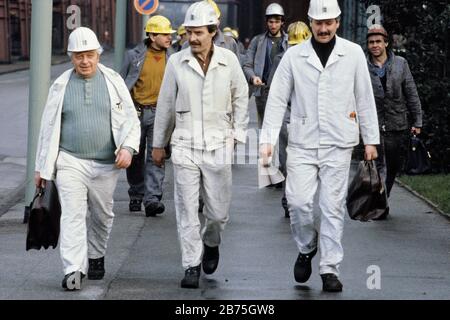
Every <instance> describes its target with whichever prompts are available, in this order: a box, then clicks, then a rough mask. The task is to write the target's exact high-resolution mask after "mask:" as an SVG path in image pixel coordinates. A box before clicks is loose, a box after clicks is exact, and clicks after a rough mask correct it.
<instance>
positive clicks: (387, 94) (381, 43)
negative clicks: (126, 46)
mask: <svg viewBox="0 0 450 320" xmlns="http://www.w3.org/2000/svg"><path fill="white" fill-rule="evenodd" d="M367 46H368V51H369V54H368V57H367V63H368V66H369V71H370V78H371V79H372V88H373V93H374V95H375V102H376V105H377V111H378V124H379V126H380V139H381V141H380V142H381V143H380V145H379V146H378V154H379V157H378V159H377V167H378V170H379V171H380V173H381V175H382V176H383V177H384V179H385V181H386V190H387V195H388V196H389V195H390V193H391V189H392V186H393V185H394V181H395V177H396V176H397V173H399V171H400V170H402V169H403V165H404V161H405V156H406V149H407V147H408V137H409V135H410V134H411V133H412V134H416V135H418V134H420V130H421V127H422V107H421V104H420V99H419V95H418V94H417V88H416V84H415V83H414V79H413V76H412V74H411V71H410V70H409V65H408V62H407V61H406V60H405V59H404V58H402V57H400V56H396V55H395V54H394V53H393V52H392V51H391V50H390V49H389V42H388V33H387V32H386V30H385V29H384V28H383V26H381V25H378V24H374V25H372V27H370V28H369V30H368V32H367ZM409 119H410V120H409ZM386 212H388V211H386ZM383 217H387V214H386V215H385V216H383Z"/></svg>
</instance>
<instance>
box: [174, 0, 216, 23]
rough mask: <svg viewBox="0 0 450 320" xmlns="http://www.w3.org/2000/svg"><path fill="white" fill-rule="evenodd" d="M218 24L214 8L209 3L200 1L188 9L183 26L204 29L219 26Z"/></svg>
mask: <svg viewBox="0 0 450 320" xmlns="http://www.w3.org/2000/svg"><path fill="white" fill-rule="evenodd" d="M218 23H219V19H218V18H217V14H216V11H214V8H213V7H212V6H211V5H210V4H209V3H208V2H207V1H199V2H195V3H193V4H192V5H191V6H190V7H189V8H188V9H187V11H186V16H185V18H184V23H183V26H185V27H202V26H209V25H217V24H218Z"/></svg>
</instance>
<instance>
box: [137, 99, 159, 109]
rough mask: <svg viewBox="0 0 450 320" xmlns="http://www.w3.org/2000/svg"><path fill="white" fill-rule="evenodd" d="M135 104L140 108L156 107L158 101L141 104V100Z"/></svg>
mask: <svg viewBox="0 0 450 320" xmlns="http://www.w3.org/2000/svg"><path fill="white" fill-rule="evenodd" d="M134 106H135V107H136V108H138V109H150V108H151V109H155V108H156V103H153V104H140V103H139V102H136V101H134Z"/></svg>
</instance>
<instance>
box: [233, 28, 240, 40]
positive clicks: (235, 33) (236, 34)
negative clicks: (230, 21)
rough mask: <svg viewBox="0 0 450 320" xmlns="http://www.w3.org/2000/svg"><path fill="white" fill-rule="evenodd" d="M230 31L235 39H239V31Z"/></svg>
mask: <svg viewBox="0 0 450 320" xmlns="http://www.w3.org/2000/svg"><path fill="white" fill-rule="evenodd" d="M231 33H232V34H233V36H234V38H235V39H239V32H238V31H237V30H236V29H231Z"/></svg>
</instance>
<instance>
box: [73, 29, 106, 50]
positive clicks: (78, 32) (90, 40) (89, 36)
mask: <svg viewBox="0 0 450 320" xmlns="http://www.w3.org/2000/svg"><path fill="white" fill-rule="evenodd" d="M98 49H100V50H102V46H101V45H100V42H98V39H97V36H96V35H95V33H94V31H92V30H91V29H89V28H85V27H79V28H76V29H75V30H73V31H72V33H71V34H70V36H69V45H68V46H67V51H68V52H82V51H91V50H98Z"/></svg>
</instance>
